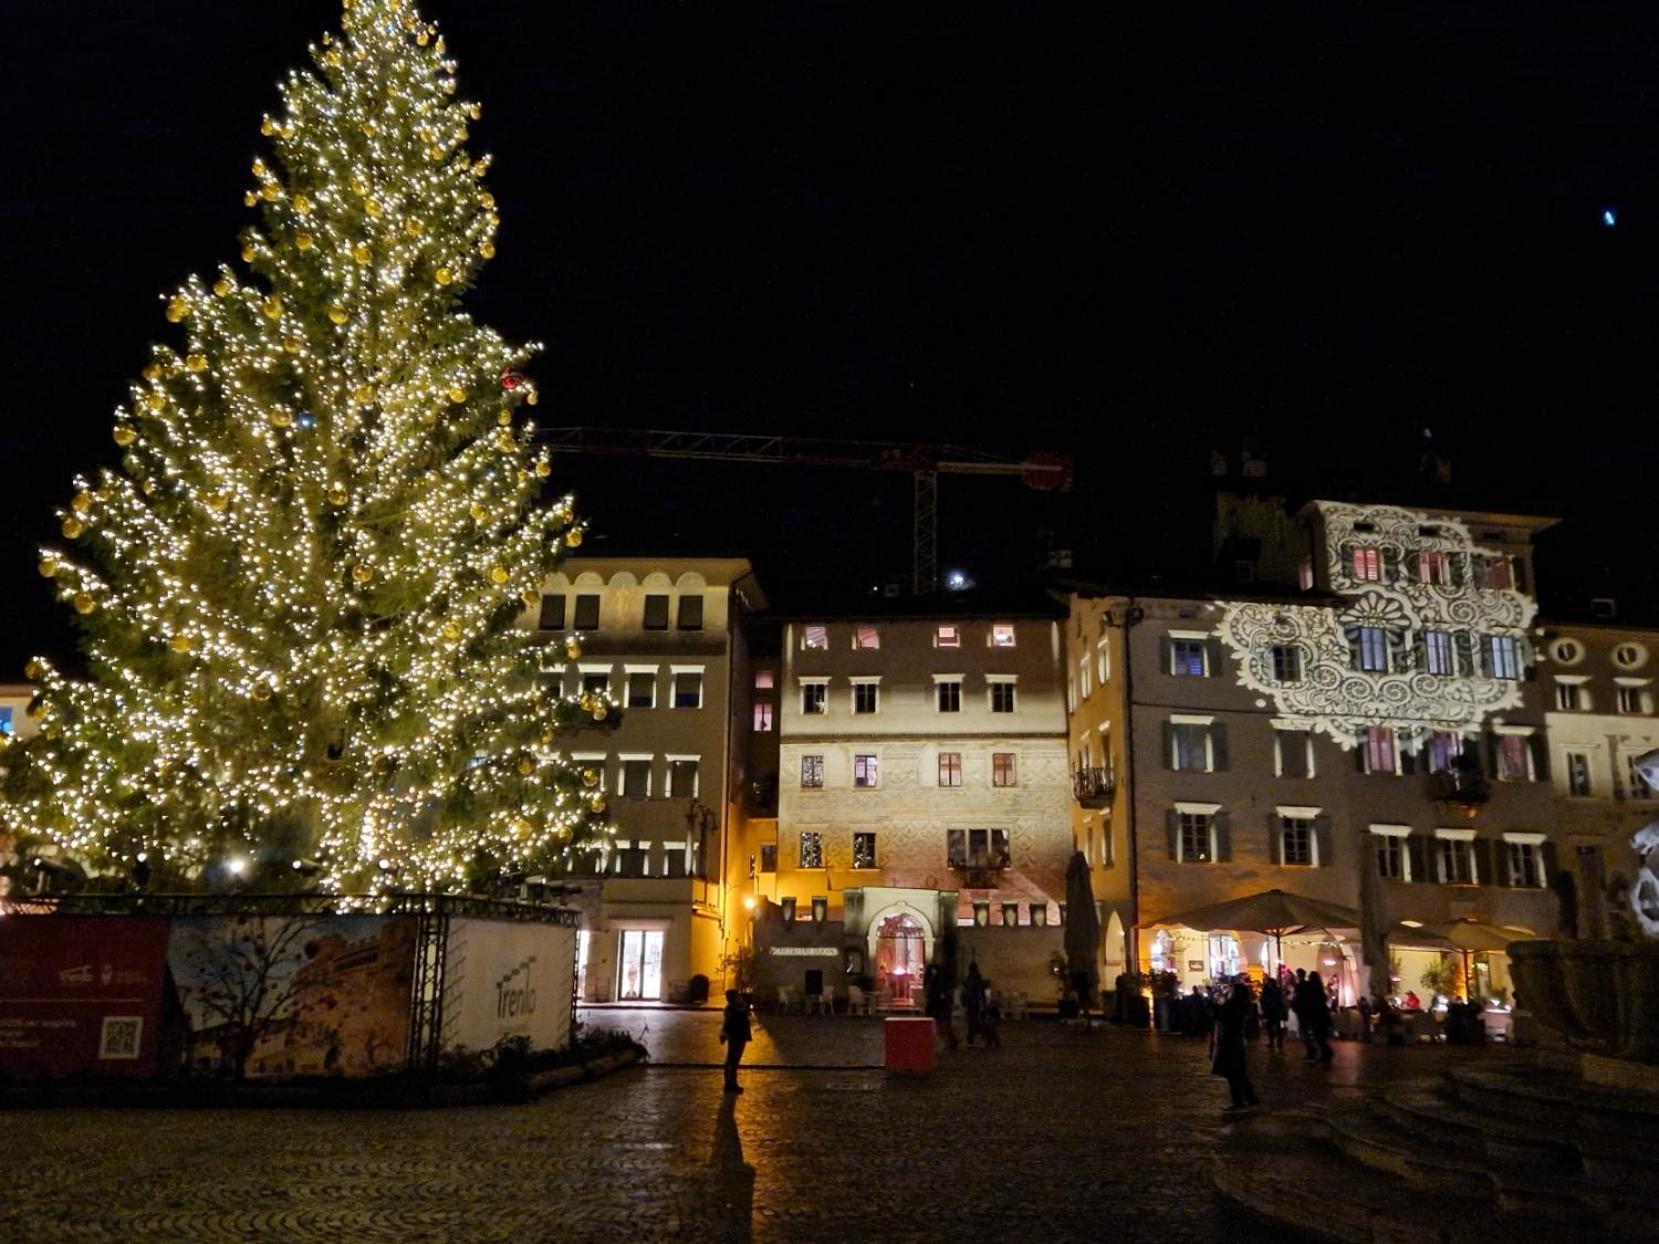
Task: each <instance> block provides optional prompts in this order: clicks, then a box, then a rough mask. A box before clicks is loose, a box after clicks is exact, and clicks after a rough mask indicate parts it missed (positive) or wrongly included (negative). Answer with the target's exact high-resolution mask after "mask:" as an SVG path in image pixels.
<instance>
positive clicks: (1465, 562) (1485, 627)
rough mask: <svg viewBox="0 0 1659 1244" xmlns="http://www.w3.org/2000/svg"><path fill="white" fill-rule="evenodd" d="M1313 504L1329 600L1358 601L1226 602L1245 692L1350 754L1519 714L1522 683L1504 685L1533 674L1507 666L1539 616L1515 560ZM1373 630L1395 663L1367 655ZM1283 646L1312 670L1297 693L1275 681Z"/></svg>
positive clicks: (1391, 518)
mask: <svg viewBox="0 0 1659 1244" xmlns="http://www.w3.org/2000/svg"><path fill="white" fill-rule="evenodd" d="M1315 505H1316V506H1317V508H1318V511H1319V514H1320V517H1321V518H1322V519H1323V521H1324V525H1325V533H1326V551H1327V573H1328V578H1329V582H1330V585H1331V588H1332V590H1333V591H1334V592H1335V593H1336V594H1338V595H1341V596H1344V597H1347V598H1348V602H1347V603H1346V604H1344V605H1342V606H1340V607H1329V606H1321V605H1286V604H1269V603H1265V602H1260V601H1217V602H1216V603H1217V605H1218V606H1219V607H1220V609H1221V623H1220V626H1219V628H1218V629H1219V633H1220V636H1221V639H1222V641H1223V643H1225V644H1226V646H1227V647H1228V649H1229V650H1230V651H1231V653H1232V656H1233V659H1234V661H1235V662H1236V664H1237V672H1238V680H1239V683H1240V684H1241V685H1242V686H1245V687H1248V688H1250V689H1251V690H1253V691H1256V692H1258V693H1260V694H1262V695H1264V696H1267V697H1268V698H1269V699H1270V700H1271V701H1272V702H1273V704H1274V706H1275V708H1276V710H1277V712H1278V713H1279V714H1280V715H1282V716H1285V717H1293V718H1296V719H1298V720H1300V721H1302V722H1305V723H1306V725H1307V726H1308V727H1309V728H1311V729H1316V730H1322V731H1324V732H1325V733H1326V734H1328V735H1329V736H1330V737H1331V738H1333V739H1335V740H1336V741H1337V742H1339V743H1341V744H1342V745H1343V746H1344V747H1349V748H1352V747H1355V746H1357V745H1358V744H1359V743H1360V741H1361V740H1362V739H1363V737H1364V735H1365V731H1366V729H1367V728H1368V727H1370V726H1389V727H1392V728H1394V729H1395V730H1396V731H1397V733H1398V739H1399V743H1400V746H1402V747H1403V748H1405V749H1406V750H1409V751H1415V750H1416V749H1417V748H1418V747H1419V746H1420V745H1421V743H1422V741H1423V740H1424V738H1426V736H1427V734H1428V732H1429V731H1432V730H1445V731H1457V732H1460V733H1464V734H1471V733H1474V732H1476V731H1478V730H1480V728H1481V727H1482V725H1483V723H1484V722H1485V720H1486V719H1487V717H1489V716H1490V715H1491V714H1493V713H1497V712H1502V711H1504V710H1506V709H1512V708H1516V707H1519V705H1520V704H1521V687H1520V683H1519V681H1518V679H1517V678H1515V677H1500V676H1498V675H1499V674H1503V673H1513V674H1519V673H1520V672H1521V670H1520V668H1519V662H1518V661H1515V660H1514V659H1513V658H1511V657H1510V656H1509V654H1510V653H1512V652H1519V653H1525V651H1526V639H1525V636H1526V631H1527V628H1528V627H1529V626H1530V625H1531V623H1532V619H1533V615H1534V614H1535V613H1536V612H1537V603H1536V602H1535V601H1534V600H1533V599H1532V597H1531V596H1529V595H1527V594H1526V593H1524V592H1522V591H1520V590H1518V589H1517V588H1516V586H1515V575H1514V570H1513V566H1512V564H1511V562H1510V559H1509V558H1508V556H1507V555H1506V554H1504V553H1502V552H1501V551H1499V550H1496V549H1489V548H1483V547H1481V546H1480V545H1478V544H1477V543H1476V542H1475V541H1474V539H1473V537H1472V536H1471V535H1470V532H1469V529H1468V527H1467V526H1466V525H1465V524H1463V523H1461V522H1459V521H1457V520H1455V519H1450V518H1441V517H1430V516H1429V515H1426V514H1422V513H1419V512H1416V511H1412V510H1404V509H1398V508H1395V507H1392V506H1354V505H1347V504H1343V503H1340V502H1330V501H1320V502H1315ZM1356 550H1357V551H1358V556H1357V557H1356ZM1370 550H1375V554H1372V553H1371V552H1370ZM1366 628H1374V630H1373V631H1372V632H1371V634H1372V635H1373V636H1375V635H1378V634H1380V636H1381V638H1382V641H1383V642H1384V643H1385V644H1386V659H1377V660H1370V659H1367V660H1361V659H1359V657H1357V656H1356V653H1357V652H1358V649H1359V646H1360V645H1361V643H1362V640H1363V639H1364V634H1363V632H1364V631H1365V629H1366ZM1494 642H1496V644H1497V645H1499V647H1498V648H1497V650H1496V652H1495V653H1494V649H1493V647H1492V645H1493V644H1494ZM1442 645H1444V647H1442ZM1285 647H1291V648H1295V649H1297V650H1298V651H1299V653H1300V657H1301V659H1300V662H1299V663H1297V664H1296V665H1295V666H1293V667H1291V668H1294V669H1295V672H1296V674H1297V675H1298V676H1297V677H1296V678H1295V679H1294V680H1293V681H1284V680H1281V679H1279V678H1277V677H1275V669H1274V649H1275V648H1285ZM1445 653H1450V654H1451V655H1450V656H1447V655H1444V654H1445ZM1366 655H1368V656H1369V655H1371V654H1366ZM1361 666H1378V667H1380V668H1361ZM1280 668H1281V671H1282V670H1284V669H1285V668H1286V666H1285V663H1284V662H1283V661H1281V664H1280Z"/></svg>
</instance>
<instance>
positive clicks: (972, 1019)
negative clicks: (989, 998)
mask: <svg viewBox="0 0 1659 1244" xmlns="http://www.w3.org/2000/svg"><path fill="white" fill-rule="evenodd" d="M985 986H986V981H985V978H984V977H983V976H981V975H980V974H979V964H978V963H977V962H975V963H970V964H968V974H967V975H966V976H964V977H963V978H962V1010H963V1011H964V1012H965V1013H966V1015H967V1017H968V1044H969V1045H972V1044H973V1043H974V1038H975V1037H977V1036H979V1034H980V1025H981V1017H982V1016H983V1014H984V1011H985Z"/></svg>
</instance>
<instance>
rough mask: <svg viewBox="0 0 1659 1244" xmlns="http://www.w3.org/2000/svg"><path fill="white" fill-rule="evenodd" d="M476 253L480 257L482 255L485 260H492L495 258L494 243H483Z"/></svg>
mask: <svg viewBox="0 0 1659 1244" xmlns="http://www.w3.org/2000/svg"><path fill="white" fill-rule="evenodd" d="M478 253H479V254H480V255H482V256H483V257H484V258H485V259H494V258H495V243H494V242H485V243H484V244H483V245H482V246H480V247H479V248H478Z"/></svg>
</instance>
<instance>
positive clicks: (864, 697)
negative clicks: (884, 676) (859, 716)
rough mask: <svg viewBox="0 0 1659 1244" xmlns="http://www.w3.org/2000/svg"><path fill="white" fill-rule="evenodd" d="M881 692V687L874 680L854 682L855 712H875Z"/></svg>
mask: <svg viewBox="0 0 1659 1244" xmlns="http://www.w3.org/2000/svg"><path fill="white" fill-rule="evenodd" d="M880 694H881V687H880V685H879V684H877V683H873V682H855V683H854V684H853V712H855V713H873V712H875V711H876V702H877V697H878V696H879V695H880Z"/></svg>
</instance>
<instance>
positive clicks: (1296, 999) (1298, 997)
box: [1290, 968, 1319, 1063]
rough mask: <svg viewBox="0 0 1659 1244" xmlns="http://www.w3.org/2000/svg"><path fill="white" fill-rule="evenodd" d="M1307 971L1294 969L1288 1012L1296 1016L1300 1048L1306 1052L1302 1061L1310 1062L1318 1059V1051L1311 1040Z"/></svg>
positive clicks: (1311, 1029) (1311, 1027)
mask: <svg viewBox="0 0 1659 1244" xmlns="http://www.w3.org/2000/svg"><path fill="white" fill-rule="evenodd" d="M1308 989H1309V986H1308V970H1307V969H1306V968H1297V969H1296V983H1295V984H1294V985H1292V986H1291V989H1290V1010H1291V1013H1292V1014H1294V1015H1295V1016H1296V1031H1297V1032H1299V1033H1301V1034H1302V1048H1303V1049H1304V1050H1305V1051H1306V1052H1307V1057H1306V1058H1305V1060H1304V1061H1306V1062H1310V1063H1311V1062H1312V1061H1313V1060H1314V1059H1316V1058H1318V1057H1319V1050H1318V1048H1317V1047H1316V1045H1315V1043H1314V1039H1313V1025H1312V1016H1311V1015H1310V1014H1309V1011H1308Z"/></svg>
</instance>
